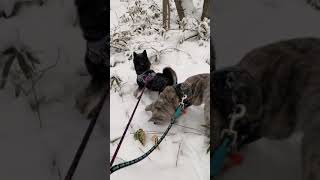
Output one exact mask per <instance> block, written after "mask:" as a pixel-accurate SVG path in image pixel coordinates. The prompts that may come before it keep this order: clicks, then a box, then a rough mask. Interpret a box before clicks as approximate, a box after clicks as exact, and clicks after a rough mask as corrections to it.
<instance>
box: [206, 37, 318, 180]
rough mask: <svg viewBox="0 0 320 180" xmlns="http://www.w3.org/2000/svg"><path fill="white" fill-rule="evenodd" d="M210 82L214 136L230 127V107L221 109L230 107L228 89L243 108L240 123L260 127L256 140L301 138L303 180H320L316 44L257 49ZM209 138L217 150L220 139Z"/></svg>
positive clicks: (299, 41)
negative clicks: (254, 124)
mask: <svg viewBox="0 0 320 180" xmlns="http://www.w3.org/2000/svg"><path fill="white" fill-rule="evenodd" d="M213 79H214V80H213V83H214V92H213V93H214V94H213V95H214V98H213V101H214V103H215V105H216V106H215V107H214V108H213V111H211V115H212V117H214V122H215V129H214V131H215V134H220V133H221V130H222V129H223V128H225V127H226V126H227V124H228V123H229V122H228V120H227V118H226V114H225V112H228V110H227V108H228V107H227V106H225V107H224V106H222V104H224V105H227V104H229V105H230V106H232V105H231V103H229V102H230V98H229V97H228V96H225V95H226V93H225V92H223V91H221V90H222V89H223V88H222V87H223V86H225V85H226V84H227V83H229V84H231V87H232V88H233V90H234V91H233V92H234V93H233V96H234V97H233V98H234V99H236V101H237V103H240V104H243V105H245V106H246V108H247V113H246V115H245V116H244V117H243V119H242V120H240V122H239V123H245V124H246V123H251V122H259V124H260V126H259V128H257V129H256V135H257V136H258V137H265V138H270V139H283V138H288V137H289V136H291V135H292V134H293V133H295V132H302V133H303V139H302V145H301V148H302V169H303V178H302V179H304V180H320V39H317V38H296V39H290V40H284V41H280V42H276V43H272V44H269V45H266V46H263V47H259V48H256V49H254V50H252V51H250V52H249V53H247V54H246V55H245V56H244V57H243V58H242V59H241V61H240V62H239V63H238V64H237V65H235V66H234V67H232V68H227V69H225V70H220V71H217V72H215V73H214V75H213ZM234 99H233V100H234ZM236 127H237V126H236ZM212 138H215V140H216V141H215V142H216V143H214V144H215V145H217V144H219V142H217V141H219V138H217V137H212ZM257 139H258V138H257Z"/></svg>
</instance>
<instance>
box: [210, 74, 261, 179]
mask: <svg viewBox="0 0 320 180" xmlns="http://www.w3.org/2000/svg"><path fill="white" fill-rule="evenodd" d="M237 73H243V71H241V70H239V69H237V68H225V69H222V70H219V71H216V72H214V75H213V83H214V87H213V93H214V100H213V101H214V106H215V108H217V109H218V111H219V112H220V114H221V116H222V118H223V121H224V122H226V123H225V124H222V127H221V128H222V131H221V134H220V137H218V138H219V140H218V141H219V142H220V144H219V145H218V146H217V147H216V149H215V150H214V151H213V156H212V158H211V176H217V175H218V174H219V173H220V171H221V169H222V167H223V163H224V159H225V158H226V156H228V155H229V154H230V153H231V152H232V151H235V150H237V151H238V150H240V149H241V147H243V146H244V145H246V144H249V143H251V142H253V141H255V140H257V139H259V138H260V137H261V136H260V121H247V120H246V114H247V107H246V106H245V105H244V102H241V100H240V99H239V92H238V91H237V90H236V89H235V87H234V82H233V80H235V79H232V77H231V76H233V77H234V76H235V75H236V74H237ZM248 75H249V74H248Z"/></svg>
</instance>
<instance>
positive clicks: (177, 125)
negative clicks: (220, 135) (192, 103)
mask: <svg viewBox="0 0 320 180" xmlns="http://www.w3.org/2000/svg"><path fill="white" fill-rule="evenodd" d="M174 125H176V126H180V127H183V128H186V129H192V130H195V131H198V132H201V133H203V132H202V131H201V130H199V129H196V128H191V127H188V126H184V125H180V124H174Z"/></svg>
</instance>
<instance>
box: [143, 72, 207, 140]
mask: <svg viewBox="0 0 320 180" xmlns="http://www.w3.org/2000/svg"><path fill="white" fill-rule="evenodd" d="M180 89H183V92H182V93H184V94H186V95H187V96H188V98H187V100H188V102H189V103H190V105H195V106H199V105H201V104H203V103H204V104H205V106H204V117H205V121H206V125H207V127H208V128H207V132H206V133H207V135H209V133H210V130H209V127H210V74H209V73H208V74H198V75H194V76H191V77H189V78H187V79H186V80H185V81H184V82H183V83H181V84H180ZM180 93H181V92H180ZM180 101H181V99H180V98H179V95H178V94H177V90H176V89H175V86H167V87H166V88H165V89H164V90H163V91H162V92H161V93H160V96H159V98H158V99H157V100H156V101H155V102H153V103H152V104H150V105H148V106H147V107H146V108H145V110H146V111H151V112H152V117H151V118H150V120H149V121H152V122H154V123H155V124H161V123H163V122H169V121H170V120H171V117H172V116H173V114H174V112H175V110H176V108H177V107H178V106H179V103H180Z"/></svg>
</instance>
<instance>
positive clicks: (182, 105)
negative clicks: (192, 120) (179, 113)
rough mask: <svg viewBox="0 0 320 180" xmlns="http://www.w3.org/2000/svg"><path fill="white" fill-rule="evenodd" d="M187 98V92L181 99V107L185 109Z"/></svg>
mask: <svg viewBox="0 0 320 180" xmlns="http://www.w3.org/2000/svg"><path fill="white" fill-rule="evenodd" d="M187 98H188V96H187V95H186V94H184V95H183V97H182V98H181V101H180V107H181V109H184V100H185V99H187Z"/></svg>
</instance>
